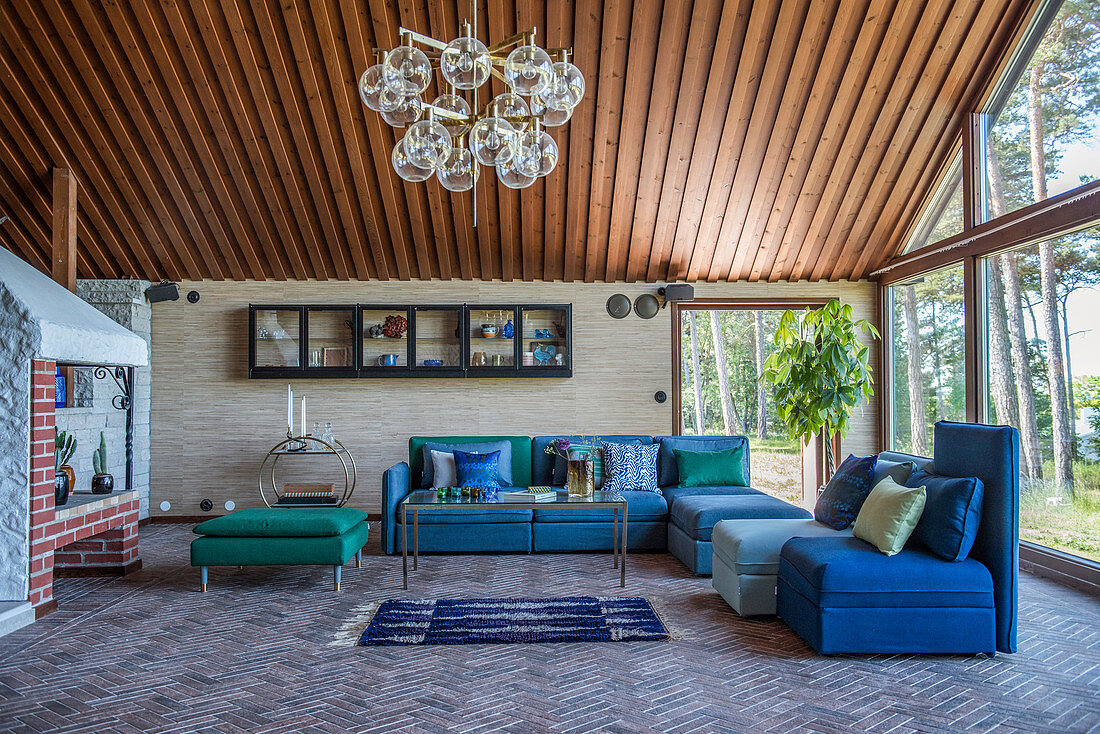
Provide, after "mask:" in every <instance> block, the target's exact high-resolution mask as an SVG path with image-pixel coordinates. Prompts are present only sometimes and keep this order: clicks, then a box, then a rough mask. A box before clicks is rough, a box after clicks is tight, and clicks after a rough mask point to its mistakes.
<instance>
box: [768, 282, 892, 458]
mask: <svg viewBox="0 0 1100 734" xmlns="http://www.w3.org/2000/svg"><path fill="white" fill-rule="evenodd" d="M861 333H862V334H870V335H871V338H872V339H877V338H878V337H879V333H878V330H877V329H875V327H874V326H872V325H871V323H870V322H868V321H866V320H864V319H859V320H856V319H853V318H852V307H851V306H848V305H842V304H841V303H840V301H838V300H836V299H833V300H831V301H829V302H828V303H827V304H825V305H824V306H822V307H821V308H817V309H806V311H805V312H804V313H803V314H802V315H801V316H797V315H795V313H794V312H793V311H787V312H786V313H784V314H783V316H781V317H780V320H779V326H778V328H776V330H775V338H774V342H775V346H776V351H775V353H774V354H772V355H771V356H770V357H768V360H767V361H766V362H765V363H764V378H765V379H766V380H767V381H768V382H769V383H770V384H771V385H772V386H773V388H774V395H775V404H776V411H777V412H778V414H779V418H780V419H781V420H782V421H783V423H784V424H785V425H786V426H787V433H788V435H789V436H790V437H791V438H799V439H801V440H802V442H803V444H805V445H808V444H809V443H810V441H811V440H813V439H814V438H816V437H817V436H818V435H819V434H821V433H822V432H824V435H825V467H826V469H825V475H826V478H828V477H829V476H830V475H831V474H832V472H833V470H834V469H835V467H836V462H835V458H834V457H833V437H834V436H837V435H839V436H842V437H843V436H844V435H846V434H847V433H848V428H849V418H850V417H851V415H852V413H854V412H855V410H856V408H857V407H858V406H859V405H860V404H861V403H862V402H863V401H865V400H866V399H867V398H869V397H871V396H872V395H874V386H873V381H872V379H871V368H870V348H869V347H868V345H867V344H864V343H862V342H861V341H860V340H859V337H860V334H861Z"/></svg>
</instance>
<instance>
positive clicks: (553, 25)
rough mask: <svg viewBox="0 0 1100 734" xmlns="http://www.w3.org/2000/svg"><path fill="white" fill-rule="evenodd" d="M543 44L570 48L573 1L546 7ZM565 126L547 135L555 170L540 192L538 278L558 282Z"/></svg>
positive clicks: (566, 146)
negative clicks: (541, 228) (542, 222)
mask: <svg viewBox="0 0 1100 734" xmlns="http://www.w3.org/2000/svg"><path fill="white" fill-rule="evenodd" d="M546 12H547V17H546V42H547V43H548V44H549V45H550V46H553V47H555V48H570V47H572V46H573V13H574V2H573V0H561V1H560V2H555V3H550V4H549V5H548V6H547V10H546ZM571 127H572V125H570V124H568V123H566V124H565V125H560V126H558V127H554V128H551V129H550V130H549V131H548V132H549V133H550V134H551V135H552V136H553V138H554V140H555V142H556V143H557V144H558V166H557V168H555V169H554V172H553V173H551V174H550V175H549V176H547V177H546V184H545V187H544V189H543V192H542V194H543V200H542V204H543V210H544V214H543V217H544V219H545V223H546V224H545V229H544V243H543V253H542V254H543V262H542V277H543V279H544V280H561V279H562V278H563V277H564V275H565V224H566V222H565V217H566V215H565V210H566V208H567V207H566V202H567V200H568V190H569V137H570V135H569V131H570V128H571Z"/></svg>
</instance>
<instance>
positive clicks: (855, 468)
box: [814, 454, 878, 530]
mask: <svg viewBox="0 0 1100 734" xmlns="http://www.w3.org/2000/svg"><path fill="white" fill-rule="evenodd" d="M877 460H878V456H876V455H873V454H872V455H871V456H853V455H852V454H848V458H847V459H845V460H844V463H843V464H841V465H840V468H839V469H837V470H836V474H834V475H833V478H832V479H830V480H829V483H828V484H827V485H825V491H824V492H822V493H821V496H820V497H818V498H817V504H816V505H814V519H815V520H817V521H818V522H819V523H822V524H824V525H828V526H829V527H831V528H832V529H833V530H843V529H844V528H846V527H848V526H849V525H851V524H852V523H853V522H855V521H856V516H857V515H859V508H861V507H863V501H864V500H865V499H867V495H868V494H870V493H871V487H872V486H873V485H872V484H871V479H872V478H873V477H874V475H875V462H876V461H877Z"/></svg>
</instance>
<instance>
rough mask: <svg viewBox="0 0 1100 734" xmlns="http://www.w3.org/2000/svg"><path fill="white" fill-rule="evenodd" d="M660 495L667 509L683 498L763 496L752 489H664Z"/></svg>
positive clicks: (758, 491)
mask: <svg viewBox="0 0 1100 734" xmlns="http://www.w3.org/2000/svg"><path fill="white" fill-rule="evenodd" d="M661 493H662V494H664V496H665V499H666V500H668V506H669V507H672V505H673V504H675V502H676V500H677V499H682V498H684V497H699V496H700V495H705V496H717V495H724V496H726V497H737V496H740V495H745V494H764V493H763V492H761V491H760V490H759V489H753V488H752V487H665V488H664V489H662V490H661Z"/></svg>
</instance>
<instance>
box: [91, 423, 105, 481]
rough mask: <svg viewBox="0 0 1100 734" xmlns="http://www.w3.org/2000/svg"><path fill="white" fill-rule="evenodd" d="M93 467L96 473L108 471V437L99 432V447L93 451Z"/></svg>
mask: <svg viewBox="0 0 1100 734" xmlns="http://www.w3.org/2000/svg"><path fill="white" fill-rule="evenodd" d="M92 468H93V469H95V473H96V474H106V473H107V438H106V437H105V436H104V435H103V431H100V432H99V448H98V449H96V450H95V451H93V452H92Z"/></svg>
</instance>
